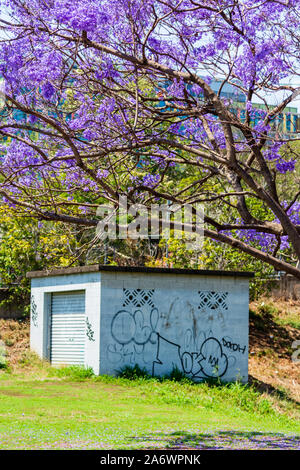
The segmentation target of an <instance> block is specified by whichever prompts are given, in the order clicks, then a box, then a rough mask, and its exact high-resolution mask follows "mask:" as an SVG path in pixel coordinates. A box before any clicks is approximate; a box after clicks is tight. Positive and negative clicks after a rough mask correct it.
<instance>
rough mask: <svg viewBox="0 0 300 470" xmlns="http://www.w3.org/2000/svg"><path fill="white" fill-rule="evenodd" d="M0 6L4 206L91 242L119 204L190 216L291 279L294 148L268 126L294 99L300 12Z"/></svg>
mask: <svg viewBox="0 0 300 470" xmlns="http://www.w3.org/2000/svg"><path fill="white" fill-rule="evenodd" d="M0 5H1V15H0V25H1V29H2V33H1V41H0V75H1V76H2V77H3V79H4V81H5V106H4V108H3V109H2V111H1V122H0V136H1V137H2V141H1V158H0V175H1V181H0V182H1V187H0V194H1V196H2V198H3V200H4V202H5V203H8V204H10V206H12V207H16V208H17V209H18V211H21V212H22V213H23V214H25V215H27V216H28V215H30V216H33V217H37V218H38V219H44V220H54V221H61V222H68V223H72V224H79V225H86V226H88V227H92V226H96V224H97V222H98V220H97V217H96V209H97V207H98V206H99V204H101V203H103V202H104V201H109V202H111V203H113V204H115V205H117V204H118V203H119V196H120V195H126V196H127V197H128V201H129V202H130V203H143V204H146V205H150V204H151V203H152V202H155V201H156V202H157V201H170V202H171V203H176V204H186V203H189V204H194V203H199V202H201V203H203V205H204V208H205V230H204V234H205V236H206V237H208V238H210V239H212V240H215V241H219V242H222V243H225V244H227V245H229V246H231V247H234V248H237V249H239V250H241V251H242V252H244V253H247V254H250V255H251V256H253V257H255V258H257V259H259V260H261V261H264V262H266V263H269V264H270V265H271V266H273V267H274V268H275V269H277V270H283V271H286V272H288V273H290V274H293V275H294V276H296V277H298V278H300V269H299V267H297V262H298V261H299V260H300V201H299V196H300V188H299V166H298V162H297V157H298V150H297V144H296V141H297V139H298V137H297V134H296V133H289V134H286V133H282V132H280V128H278V127H277V124H276V123H277V122H278V117H279V116H280V114H281V113H282V112H283V111H284V109H285V108H286V107H287V106H288V105H289V104H290V103H292V102H293V101H294V100H295V99H296V98H297V96H298V95H299V94H300V86H297V85H296V84H295V83H296V82H297V77H299V70H300V69H299V39H300V11H299V2H298V1H297V0H281V1H280V0H276V1H272V0H270V1H268V2H266V1H262V0H209V1H207V0H178V1H176V0H89V1H87V0H72V1H67V0H49V1H47V2H44V1H43V0H30V1H27V0H22V1H20V0H1V1H0ZM291 77H292V83H291V82H290V78H291ZM215 78H219V80H221V83H220V87H219V89H218V91H216V90H214V89H213V88H212V86H211V83H212V79H215ZM299 83H300V82H299ZM226 84H229V85H230V86H231V88H232V89H233V90H234V91H235V93H236V95H237V96H238V95H239V96H243V98H244V101H243V105H242V108H243V111H244V113H239V112H237V107H238V106H237V104H236V100H235V98H234V97H226V96H224V94H223V93H222V89H223V88H224V86H225V85H226ZM255 103H262V104H263V105H264V106H261V107H260V108H261V109H259V108H258V107H257V106H255ZM271 103H272V104H271ZM274 103H275V104H274ZM220 208H221V210H220Z"/></svg>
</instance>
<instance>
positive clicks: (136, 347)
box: [106, 289, 246, 379]
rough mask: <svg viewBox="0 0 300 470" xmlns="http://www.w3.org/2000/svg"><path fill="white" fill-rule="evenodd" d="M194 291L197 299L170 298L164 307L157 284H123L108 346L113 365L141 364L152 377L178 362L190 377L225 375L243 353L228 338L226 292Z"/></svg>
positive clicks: (236, 344) (241, 347) (118, 367)
mask: <svg viewBox="0 0 300 470" xmlns="http://www.w3.org/2000/svg"><path fill="white" fill-rule="evenodd" d="M196 294H197V297H195V299H196V300H195V301H194V302H193V301H191V300H186V299H182V298H180V297H176V298H174V299H172V302H171V303H170V306H169V308H168V310H167V311H165V312H163V311H160V310H159V308H158V306H157V305H156V304H155V290H154V289H151V290H145V289H123V299H122V304H121V308H120V309H119V310H117V311H116V312H115V313H114V314H113V316H112V320H111V325H110V328H111V331H110V333H111V341H110V342H109V344H108V346H107V350H106V353H107V360H108V361H109V362H110V363H111V364H112V365H113V366H114V368H115V370H120V369H121V368H122V367H123V366H125V365H135V364H139V365H140V366H142V367H145V368H146V369H147V370H148V371H149V372H151V373H152V375H154V376H155V375H163V374H165V373H166V372H167V371H168V372H170V371H171V370H172V369H173V368H175V367H176V368H177V369H179V370H180V371H182V372H183V373H184V374H185V375H186V376H187V377H190V378H192V379H203V378H213V377H222V376H224V375H225V373H226V371H227V370H228V367H230V366H233V365H234V364H235V362H236V354H237V353H242V354H243V353H244V352H245V351H244V349H243V346H241V345H239V344H238V343H237V342H236V343H235V342H234V341H233V340H232V338H229V337H224V329H225V328H226V323H227V314H228V292H213V291H198V293H196ZM245 350H246V347H245ZM232 353H234V354H232Z"/></svg>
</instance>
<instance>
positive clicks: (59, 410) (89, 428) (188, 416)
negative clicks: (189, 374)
mask: <svg viewBox="0 0 300 470" xmlns="http://www.w3.org/2000/svg"><path fill="white" fill-rule="evenodd" d="M89 375H90V374H89V373H85V372H84V371H82V370H77V369H76V368H75V369H71V370H70V369H68V368H67V369H63V370H58V371H56V370H55V369H52V368H48V367H47V366H45V367H44V368H41V369H40V371H39V373H36V372H35V373H34V372H32V373H31V374H28V373H26V374H22V373H17V374H14V373H5V372H2V373H1V374H0V448H1V449H35V448H36V449H61V448H63V449H64V448H65V449H69V448H72V449H101V448H102V449H111V448H114V449H118V448H121V449H135V448H143V449H145V448H146V449H149V448H211V447H220V446H221V447H222V448H226V446H229V448H261V447H263V448H264V447H266V448H280V447H283V448H295V447H296V446H297V442H299V435H300V423H299V409H298V408H297V406H296V405H295V403H293V413H292V414H291V413H290V412H289V411H290V410H289V408H288V406H289V405H291V404H286V405H284V400H283V401H282V409H281V411H280V412H278V409H277V406H275V405H274V403H273V402H272V401H271V400H270V399H268V398H267V397H266V396H264V395H263V394H261V393H259V392H258V391H256V390H255V388H254V387H253V386H244V385H241V384H239V383H235V384H230V385H226V386H224V385H223V386H220V385H210V384H191V383H189V382H174V381H170V380H166V381H162V382H161V381H158V380H155V379H142V378H141V379H135V380H129V379H124V378H111V377H105V376H104V377H93V376H91V377H85V376H89ZM277 400H279V401H280V400H282V398H281V397H277ZM285 406H287V408H286V409H284V407H285ZM297 418H298V419H297ZM297 436H298V438H297Z"/></svg>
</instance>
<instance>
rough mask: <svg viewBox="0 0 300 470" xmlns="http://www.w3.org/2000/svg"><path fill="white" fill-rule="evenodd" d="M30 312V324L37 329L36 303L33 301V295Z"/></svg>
mask: <svg viewBox="0 0 300 470" xmlns="http://www.w3.org/2000/svg"><path fill="white" fill-rule="evenodd" d="M30 310H31V320H32V323H33V325H34V326H35V327H36V328H37V326H38V311H37V305H36V302H35V299H34V296H33V295H31V301H30Z"/></svg>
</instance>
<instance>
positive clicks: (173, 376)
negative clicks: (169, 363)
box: [162, 366, 194, 383]
mask: <svg viewBox="0 0 300 470" xmlns="http://www.w3.org/2000/svg"><path fill="white" fill-rule="evenodd" d="M162 379H163V380H172V381H173V382H190V383H194V382H193V381H192V380H191V379H189V378H188V377H186V375H185V373H184V372H182V371H181V370H180V369H178V367H177V366H175V367H173V369H172V371H171V372H170V374H167V375H165V376H164V377H163V378H162Z"/></svg>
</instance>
